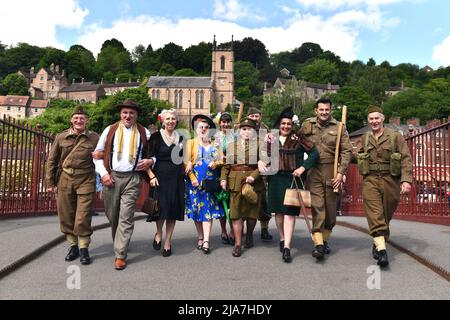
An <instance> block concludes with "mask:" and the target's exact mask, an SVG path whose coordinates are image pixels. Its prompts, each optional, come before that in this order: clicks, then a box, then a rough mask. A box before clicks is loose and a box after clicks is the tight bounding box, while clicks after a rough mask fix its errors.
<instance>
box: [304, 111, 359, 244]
mask: <svg viewBox="0 0 450 320" xmlns="http://www.w3.org/2000/svg"><path fill="white" fill-rule="evenodd" d="M339 124H340V122H339V121H337V120H335V119H334V118H331V119H330V121H329V122H328V123H327V125H325V126H322V125H321V124H320V123H319V122H318V121H317V118H316V117H313V118H308V119H306V120H305V122H303V124H302V127H301V129H300V132H301V133H303V134H304V135H305V138H306V140H307V141H308V142H310V143H312V144H314V145H315V146H316V148H317V150H318V151H319V162H318V164H317V165H316V166H315V167H313V168H311V169H310V170H309V171H308V176H307V186H308V188H309V190H310V192H311V203H312V216H313V229H312V232H313V233H323V240H325V241H327V239H328V237H329V235H330V234H331V231H332V230H333V227H334V226H335V224H336V194H335V193H334V192H333V184H332V179H334V172H333V166H334V157H335V150H336V139H337V134H338V128H339ZM351 150H352V147H351V144H350V139H349V136H348V132H347V130H346V128H345V126H344V128H343V130H342V134H341V142H340V155H339V166H338V173H341V174H345V173H346V172H347V168H348V164H349V163H350V159H351ZM321 237H322V236H320V238H321ZM314 242H315V245H318V244H321V243H320V242H322V241H316V240H314Z"/></svg>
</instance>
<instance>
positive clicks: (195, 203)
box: [185, 145, 224, 222]
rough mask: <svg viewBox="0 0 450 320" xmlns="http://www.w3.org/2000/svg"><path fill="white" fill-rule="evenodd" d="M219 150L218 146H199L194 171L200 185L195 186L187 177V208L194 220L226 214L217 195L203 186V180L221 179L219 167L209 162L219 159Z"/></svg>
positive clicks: (216, 217) (189, 216)
mask: <svg viewBox="0 0 450 320" xmlns="http://www.w3.org/2000/svg"><path fill="white" fill-rule="evenodd" d="M218 157H219V152H218V150H217V148H216V147H214V146H212V145H209V146H207V147H204V146H202V145H200V146H199V148H198V157H197V162H196V163H195V164H194V167H193V169H192V171H193V172H194V174H195V176H196V177H197V180H198V183H199V186H198V187H194V186H193V185H192V183H191V181H190V179H187V182H186V196H185V204H186V206H185V208H186V215H187V216H188V218H190V219H193V220H194V221H198V222H204V221H208V220H211V219H219V218H221V217H222V216H223V215H224V211H223V208H222V205H221V204H219V203H218V201H217V200H216V199H215V196H214V195H213V194H211V193H210V192H207V191H205V190H204V189H203V188H202V181H203V180H205V179H207V180H217V179H219V172H220V171H219V169H217V168H216V169H214V170H213V169H211V168H209V167H208V164H209V163H211V162H213V161H217V159H218Z"/></svg>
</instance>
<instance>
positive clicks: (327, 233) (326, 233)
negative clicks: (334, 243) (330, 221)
mask: <svg viewBox="0 0 450 320" xmlns="http://www.w3.org/2000/svg"><path fill="white" fill-rule="evenodd" d="M331 232H332V231H331V230H327V229H325V230H323V241H328V239H329V238H330V236H331Z"/></svg>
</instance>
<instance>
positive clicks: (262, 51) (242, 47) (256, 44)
mask: <svg viewBox="0 0 450 320" xmlns="http://www.w3.org/2000/svg"><path fill="white" fill-rule="evenodd" d="M233 50H234V58H235V60H236V61H237V60H240V61H248V62H250V63H251V64H252V65H253V66H254V67H256V68H257V69H261V68H263V67H264V66H265V65H267V64H268V63H269V53H268V51H267V49H266V46H265V45H264V43H262V42H261V41H259V40H258V39H253V38H250V37H247V38H244V39H242V41H235V42H234V43H233Z"/></svg>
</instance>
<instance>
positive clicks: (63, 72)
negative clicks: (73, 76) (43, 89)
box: [61, 69, 66, 77]
mask: <svg viewBox="0 0 450 320" xmlns="http://www.w3.org/2000/svg"><path fill="white" fill-rule="evenodd" d="M65 74H66V70H64V69H62V72H61V76H62V77H64V75H65Z"/></svg>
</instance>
